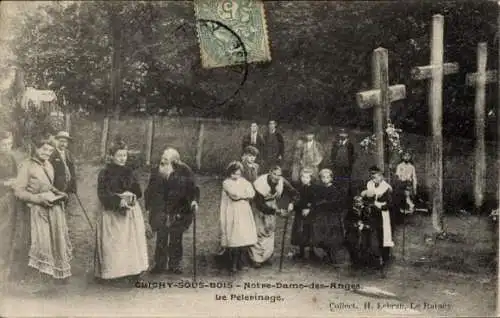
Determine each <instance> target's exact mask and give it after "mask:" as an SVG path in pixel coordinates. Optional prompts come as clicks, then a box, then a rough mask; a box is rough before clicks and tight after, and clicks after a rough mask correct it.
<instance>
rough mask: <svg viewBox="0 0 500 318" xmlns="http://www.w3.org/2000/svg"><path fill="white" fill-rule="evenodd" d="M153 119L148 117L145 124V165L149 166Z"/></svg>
mask: <svg viewBox="0 0 500 318" xmlns="http://www.w3.org/2000/svg"><path fill="white" fill-rule="evenodd" d="M154 121H155V117H154V116H150V117H149V118H148V121H147V123H146V125H147V130H146V131H147V137H146V165H147V166H149V165H150V164H151V151H152V149H153V137H154V125H155V123H154Z"/></svg>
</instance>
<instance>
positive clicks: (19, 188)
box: [0, 131, 199, 293]
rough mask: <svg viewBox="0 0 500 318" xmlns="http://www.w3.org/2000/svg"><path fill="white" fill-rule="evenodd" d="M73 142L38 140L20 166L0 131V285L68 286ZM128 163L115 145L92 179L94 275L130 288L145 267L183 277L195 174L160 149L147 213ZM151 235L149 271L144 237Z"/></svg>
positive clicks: (122, 146)
mask: <svg viewBox="0 0 500 318" xmlns="http://www.w3.org/2000/svg"><path fill="white" fill-rule="evenodd" d="M70 141H71V137H70V135H69V134H68V133H67V132H64V131H60V132H58V133H57V134H54V135H47V136H36V137H35V139H34V140H32V150H31V156H30V158H28V159H26V160H25V161H23V162H22V163H21V164H20V165H18V164H17V162H16V160H15V158H14V156H13V152H12V146H13V136H12V134H11V133H10V132H2V133H1V134H0V178H1V183H0V187H1V188H2V193H1V197H0V209H1V212H2V213H1V214H0V233H1V234H2V235H3V237H4V239H3V240H2V242H1V244H0V261H1V263H0V270H1V272H0V274H1V277H0V279H1V281H2V283H3V284H2V286H6V287H7V286H8V284H4V283H6V282H8V281H13V282H15V283H16V285H19V282H23V281H24V282H26V283H27V285H28V287H29V289H30V290H32V291H33V292H35V293H46V292H52V291H55V290H56V288H57V287H58V285H64V284H66V283H68V279H69V278H70V277H71V275H72V272H71V260H72V257H73V252H72V251H73V247H72V244H71V239H70V235H69V231H68V224H67V214H68V213H67V212H68V211H67V210H68V207H70V208H72V205H74V204H75V202H74V201H75V200H77V201H80V200H79V198H78V196H77V182H76V181H77V180H76V169H75V164H74V160H73V157H72V155H71V153H70V152H69V151H68V149H67V148H68V144H69V142H70ZM127 159H128V149H127V145H126V143H125V142H123V141H122V140H117V141H116V142H115V143H114V144H113V145H112V146H111V147H110V148H109V162H108V163H106V166H105V167H104V168H103V169H102V170H101V171H100V172H99V174H98V177H97V189H96V195H97V197H98V199H99V207H98V211H97V213H96V215H97V222H96V231H95V235H96V239H95V243H96V244H95V253H94V275H95V278H96V280H97V282H99V283H103V284H111V285H120V286H121V285H124V284H125V285H126V286H133V284H132V285H130V283H133V282H135V281H136V280H137V279H139V277H140V275H141V274H143V273H144V272H146V271H148V270H150V269H151V272H152V273H163V272H167V271H168V272H171V273H175V274H180V273H182V267H181V260H182V236H183V233H184V231H185V230H186V229H187V228H188V227H189V226H190V224H191V221H192V218H193V213H195V212H196V210H197V209H198V201H199V188H198V187H197V186H196V183H195V178H194V173H193V172H192V171H191V169H190V168H189V167H188V166H187V165H185V164H184V163H183V162H182V161H181V160H180V155H179V153H178V152H177V151H176V150H175V149H172V148H167V149H165V151H164V152H163V153H162V156H161V162H160V164H159V165H158V166H157V167H155V168H153V169H152V171H151V175H150V180H149V183H148V186H147V188H146V190H145V191H144V201H145V207H146V211H147V212H149V215H147V213H145V212H146V211H143V210H142V208H141V205H140V204H139V199H140V198H141V197H142V196H143V191H142V189H141V186H140V183H139V180H138V179H137V177H136V176H135V174H134V172H133V169H132V168H130V167H129V166H127ZM18 166H19V169H18ZM80 203H81V202H80ZM82 209H83V207H82ZM84 212H85V211H84ZM91 226H92V224H91ZM92 227H93V226H92ZM154 233H156V235H157V239H156V250H155V257H154V259H155V265H154V267H153V268H151V266H150V262H149V258H148V251H147V240H148V238H151V237H152V236H153V234H154Z"/></svg>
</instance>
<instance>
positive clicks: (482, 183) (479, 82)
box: [465, 42, 498, 212]
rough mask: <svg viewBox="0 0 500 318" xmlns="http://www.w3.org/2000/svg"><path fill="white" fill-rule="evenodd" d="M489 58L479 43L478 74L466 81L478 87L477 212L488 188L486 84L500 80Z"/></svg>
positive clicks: (476, 132)
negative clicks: (491, 68) (490, 68)
mask: <svg viewBox="0 0 500 318" xmlns="http://www.w3.org/2000/svg"><path fill="white" fill-rule="evenodd" d="M487 57H488V45H487V43H485V42H481V43H478V45H477V72H476V73H470V74H467V76H466V79H465V83H466V85H467V86H475V87H476V98H475V103H474V113H475V135H476V139H475V147H474V157H475V158H474V159H475V160H474V203H475V208H476V212H478V211H479V208H481V206H482V205H483V200H484V189H485V187H486V146H485V141H484V127H485V124H484V120H485V104H486V103H485V97H486V84H490V83H496V82H497V80H498V75H497V71H496V70H491V71H486V61H487Z"/></svg>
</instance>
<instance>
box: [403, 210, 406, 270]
mask: <svg viewBox="0 0 500 318" xmlns="http://www.w3.org/2000/svg"><path fill="white" fill-rule="evenodd" d="M405 240H406V215H405V216H404V217H403V262H404V261H405Z"/></svg>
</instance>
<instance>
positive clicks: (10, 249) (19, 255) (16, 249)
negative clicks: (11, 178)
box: [0, 190, 29, 282]
mask: <svg viewBox="0 0 500 318" xmlns="http://www.w3.org/2000/svg"><path fill="white" fill-rule="evenodd" d="M27 216H29V213H27V212H26V211H25V210H24V209H23V206H22V205H21V204H20V203H19V202H17V200H16V198H15V196H14V193H13V192H12V191H10V190H7V192H6V193H5V194H4V195H3V196H2V197H0V236H1V237H2V240H0V281H2V282H5V281H6V280H7V279H9V278H10V279H14V280H17V279H22V278H23V276H24V275H25V274H26V270H27V268H28V252H29V250H28V249H29V217H27Z"/></svg>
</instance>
